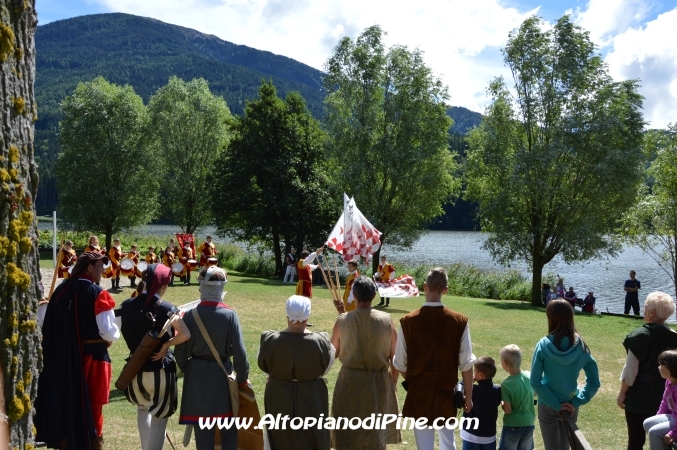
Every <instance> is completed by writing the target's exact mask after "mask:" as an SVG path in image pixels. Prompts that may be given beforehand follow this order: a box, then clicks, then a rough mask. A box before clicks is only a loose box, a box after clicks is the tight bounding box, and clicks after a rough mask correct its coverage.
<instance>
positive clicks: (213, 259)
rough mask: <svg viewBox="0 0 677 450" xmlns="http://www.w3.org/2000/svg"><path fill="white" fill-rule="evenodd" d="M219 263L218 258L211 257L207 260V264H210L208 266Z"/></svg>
mask: <svg viewBox="0 0 677 450" xmlns="http://www.w3.org/2000/svg"><path fill="white" fill-rule="evenodd" d="M218 263H219V260H218V259H216V258H209V259H208V260H207V265H208V266H215V265H217V264H218Z"/></svg>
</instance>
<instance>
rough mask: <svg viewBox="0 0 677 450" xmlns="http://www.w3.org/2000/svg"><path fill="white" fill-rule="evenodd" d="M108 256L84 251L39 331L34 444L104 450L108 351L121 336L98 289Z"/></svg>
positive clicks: (110, 306) (109, 301) (110, 305)
mask: <svg viewBox="0 0 677 450" xmlns="http://www.w3.org/2000/svg"><path fill="white" fill-rule="evenodd" d="M107 262H108V257H106V256H104V255H102V254H101V253H97V252H85V253H83V254H82V255H80V257H79V258H78V261H77V263H76V264H75V267H74V268H73V273H72V274H71V277H70V278H69V279H67V280H64V281H63V282H62V283H61V284H60V285H59V286H58V287H57V288H56V289H55V290H54V293H53V294H52V297H51V299H50V302H49V305H48V306H47V312H46V313H45V319H44V324H43V327H42V353H43V359H44V367H43V370H42V372H41V373H40V378H39V380H38V397H37V399H36V401H35V409H36V415H35V426H36V429H37V440H38V441H42V442H45V443H46V444H47V447H49V448H60V449H69V450H75V449H77V450H100V449H103V412H102V410H103V405H104V404H106V403H108V392H109V386H110V381H111V376H112V370H111V362H110V357H109V356H108V347H109V346H110V344H111V343H112V342H113V341H115V340H117V339H118V338H119V337H120V331H119V330H118V327H117V325H116V324H115V323H114V320H115V316H114V312H113V308H115V301H114V300H113V297H111V295H110V294H109V293H108V291H105V290H104V289H103V288H101V287H100V286H98V285H97V284H96V283H98V282H99V281H100V280H101V274H102V273H103V266H104V264H106V263H107Z"/></svg>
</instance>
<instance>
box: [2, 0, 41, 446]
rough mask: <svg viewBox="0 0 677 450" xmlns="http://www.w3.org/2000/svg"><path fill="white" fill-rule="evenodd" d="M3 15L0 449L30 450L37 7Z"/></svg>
mask: <svg viewBox="0 0 677 450" xmlns="http://www.w3.org/2000/svg"><path fill="white" fill-rule="evenodd" d="M1 11H2V14H1V17H2V20H1V23H0V44H1V45H0V67H1V68H0V74H1V75H0V76H1V80H0V89H2V95H1V96H0V99H1V100H2V113H1V114H2V121H1V125H0V127H1V128H0V129H1V130H2V132H1V134H0V139H1V142H0V147H1V149H2V150H1V151H2V154H1V156H2V158H0V178H1V182H2V194H0V366H1V370H2V372H4V381H3V383H2V384H3V388H4V391H3V394H4V403H3V404H2V411H0V413H2V416H5V414H6V416H5V417H7V419H0V420H3V421H7V420H8V421H9V442H7V441H4V442H0V447H2V448H9V447H12V448H24V447H31V448H32V447H33V444H34V442H35V436H34V435H33V415H32V408H33V402H34V400H35V396H36V394H37V382H38V373H39V370H40V369H41V368H42V353H41V352H40V351H39V348H40V331H39V329H38V326H37V303H38V300H39V299H40V272H39V255H38V233H37V229H38V226H37V221H36V219H35V210H34V202H35V199H36V198H37V188H38V172H37V166H36V165H35V160H34V158H33V153H34V152H33V134H34V127H33V122H34V121H35V120H37V109H36V108H37V107H36V104H35V95H34V91H33V82H34V80H35V44H34V34H35V29H36V26H37V16H36V13H35V1H34V0H27V1H19V2H17V1H11V2H10V1H7V0H2V8H1ZM0 426H1V427H3V428H5V427H6V426H7V425H4V424H2V425H0Z"/></svg>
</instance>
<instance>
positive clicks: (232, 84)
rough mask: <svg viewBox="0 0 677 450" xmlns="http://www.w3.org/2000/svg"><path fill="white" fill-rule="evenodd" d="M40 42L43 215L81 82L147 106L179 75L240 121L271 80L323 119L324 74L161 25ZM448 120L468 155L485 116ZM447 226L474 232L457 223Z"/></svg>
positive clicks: (90, 25)
mask: <svg viewBox="0 0 677 450" xmlns="http://www.w3.org/2000/svg"><path fill="white" fill-rule="evenodd" d="M35 42H36V81H35V94H36V100H37V104H38V117H39V118H38V121H37V122H36V124H35V128H36V130H35V153H36V155H35V156H36V159H37V161H38V164H39V171H40V190H39V194H38V199H37V202H36V208H37V210H38V213H39V214H50V213H51V211H52V210H53V209H54V207H55V206H56V201H57V193H56V186H55V178H54V170H53V168H54V163H55V161H56V155H57V154H58V152H59V143H58V128H59V121H60V120H61V107H60V104H61V102H62V101H63V99H64V98H65V97H66V96H68V95H70V94H72V92H73V90H74V89H75V87H76V86H77V84H78V83H79V82H81V81H91V80H92V79H94V78H95V77H96V76H99V75H101V76H103V77H104V78H106V79H107V80H108V81H110V82H112V83H116V84H120V85H124V84H129V85H131V86H133V87H134V90H135V91H136V93H137V94H139V95H140V96H141V97H142V98H143V100H144V102H147V101H148V99H149V98H150V96H151V95H152V94H153V93H154V92H155V91H156V90H157V89H158V88H160V87H161V86H164V85H165V84H167V81H168V80H169V77H170V76H172V75H176V76H178V77H180V78H182V79H184V80H187V81H188V80H191V79H193V78H198V77H202V78H204V79H206V80H207V81H208V82H209V87H210V89H211V90H212V92H213V93H215V94H217V95H221V96H223V97H224V99H225V100H226V102H227V104H228V107H229V108H230V110H231V112H232V113H233V114H241V113H242V112H243V111H244V106H245V102H246V100H248V99H254V98H256V97H257V95H258V89H259V86H260V83H261V80H262V79H271V80H272V81H273V83H274V85H275V87H276V88H277V92H278V94H279V95H281V96H283V97H284V96H286V94H287V93H289V92H291V91H298V92H300V93H301V95H302V96H303V97H304V98H305V100H306V102H307V104H308V109H309V110H310V111H311V112H312V114H313V115H314V116H315V117H316V118H318V119H319V118H321V117H322V114H323V106H322V102H323V99H324V93H323V91H322V89H321V86H322V72H320V71H319V70H317V69H314V68H312V67H310V66H307V65H305V64H302V63H300V62H298V61H295V60H293V59H291V58H287V57H285V56H280V55H275V54H273V53H270V52H267V51H261V50H256V49H254V48H251V47H247V46H244V45H237V44H233V43H231V42H226V41H223V40H221V39H219V38H217V37H215V36H212V35H207V34H204V33H200V32H198V31H195V30H192V29H189V28H183V27H180V26H176V25H170V24H167V23H164V22H160V21H159V20H155V19H150V18H145V17H138V16H133V15H129V14H121V13H113V14H95V15H89V16H81V17H75V18H71V19H66V20H60V21H57V22H52V23H49V24H47V25H42V26H39V27H38V30H37V32H36V36H35ZM447 113H448V114H449V115H450V116H451V117H452V118H453V119H454V122H455V125H454V127H453V128H452V129H451V130H450V144H451V147H452V149H453V150H455V151H457V152H459V153H460V154H461V155H462V154H463V153H464V145H465V144H464V139H463V135H464V134H465V133H467V131H468V130H470V129H471V128H473V127H474V126H476V125H478V124H479V123H480V122H481V120H482V115H481V114H479V113H476V112H473V111H470V110H468V109H466V108H462V107H451V108H450V109H449V110H448V111H447ZM140 169H141V170H142V168H141V165H140ZM110 170H115V168H110ZM76 175H82V174H74V176H76ZM447 215H448V216H450V214H447ZM452 215H453V214H452ZM463 215H464V216H465V215H466V214H463ZM463 220H464V222H467V220H466V219H463ZM440 225H441V226H442V227H443V228H448V227H453V228H457V227H459V225H460V226H461V227H464V228H467V227H468V226H470V225H469V224H467V223H465V224H464V225H461V224H460V223H458V220H451V219H450V217H448V218H447V219H444V220H442V221H441V223H440V224H439V225H438V226H440Z"/></svg>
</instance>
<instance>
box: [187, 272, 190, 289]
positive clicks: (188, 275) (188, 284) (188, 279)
mask: <svg viewBox="0 0 677 450" xmlns="http://www.w3.org/2000/svg"><path fill="white" fill-rule="evenodd" d="M186 286H190V272H188V273H187V274H186Z"/></svg>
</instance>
